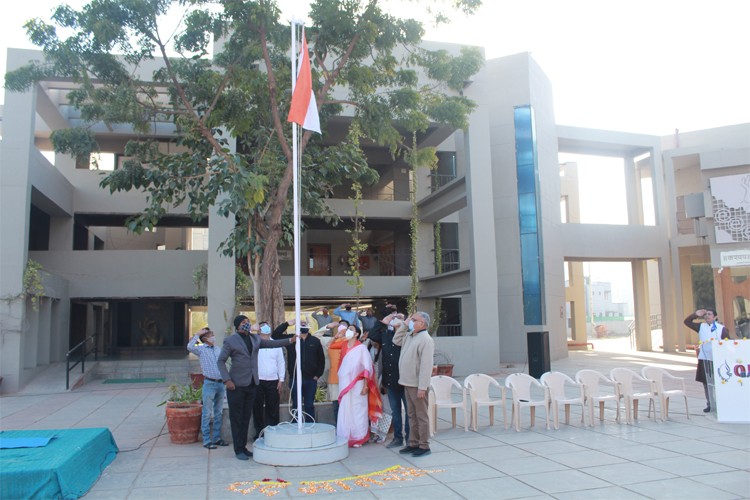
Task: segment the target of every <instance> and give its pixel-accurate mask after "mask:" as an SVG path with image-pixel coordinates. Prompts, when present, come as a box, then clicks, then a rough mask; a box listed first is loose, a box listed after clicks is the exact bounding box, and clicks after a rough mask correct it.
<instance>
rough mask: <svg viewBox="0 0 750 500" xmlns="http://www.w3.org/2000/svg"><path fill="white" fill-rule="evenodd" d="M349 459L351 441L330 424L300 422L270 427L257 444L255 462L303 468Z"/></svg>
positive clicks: (265, 430)
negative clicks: (300, 425)
mask: <svg viewBox="0 0 750 500" xmlns="http://www.w3.org/2000/svg"><path fill="white" fill-rule="evenodd" d="M348 456H349V442H348V440H347V439H346V438H342V437H338V436H337V435H336V427H334V426H333V425H330V424H319V423H310V422H306V423H305V424H303V426H302V428H301V429H300V428H298V424H297V423H296V422H284V423H281V424H279V425H274V426H269V427H266V428H265V429H264V430H263V435H262V437H260V438H259V439H257V440H256V441H255V443H253V460H255V461H256V462H258V463H261V464H265V465H279V466H285V467H300V466H305V465H321V464H329V463H331V462H337V461H339V460H343V459H345V458H346V457H348Z"/></svg>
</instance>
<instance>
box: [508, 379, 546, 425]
mask: <svg viewBox="0 0 750 500" xmlns="http://www.w3.org/2000/svg"><path fill="white" fill-rule="evenodd" d="M505 387H507V388H508V389H510V391H511V394H512V396H513V406H512V408H513V410H512V413H511V418H512V419H513V423H514V425H515V428H516V432H519V431H520V430H521V408H524V407H528V408H529V410H530V412H531V427H534V420H535V415H536V412H535V410H536V407H537V406H541V407H542V408H544V414H545V417H546V420H547V429H549V391H547V388H546V387H545V386H543V385H542V384H541V383H540V382H539V381H538V380H537V379H535V378H534V377H532V376H531V375H527V374H525V373H513V374H511V375H508V378H506V379H505ZM532 387H536V388H538V389H541V390H542V393H543V398H542V399H531V390H532ZM506 428H507V426H506Z"/></svg>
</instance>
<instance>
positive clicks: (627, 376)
mask: <svg viewBox="0 0 750 500" xmlns="http://www.w3.org/2000/svg"><path fill="white" fill-rule="evenodd" d="M609 375H610V377H612V380H614V381H615V382H616V383H617V390H618V393H619V395H620V397H621V398H622V399H623V404H624V405H625V419H626V421H627V423H629V424H630V423H632V422H633V420H638V401H640V400H641V399H647V400H648V414H649V416H650V415H651V405H654V420H656V400H655V399H654V398H655V394H654V388H653V384H652V383H651V381H650V380H648V379H646V378H644V377H641V376H640V375H639V374H638V373H636V372H634V371H633V370H630V369H628V368H612V371H610V372H609ZM639 382H640V383H641V384H640V385H642V386H643V385H645V386H647V387H648V389H645V390H640V391H636V388H635V385H636V384H638V383H639ZM631 409H632V413H631Z"/></svg>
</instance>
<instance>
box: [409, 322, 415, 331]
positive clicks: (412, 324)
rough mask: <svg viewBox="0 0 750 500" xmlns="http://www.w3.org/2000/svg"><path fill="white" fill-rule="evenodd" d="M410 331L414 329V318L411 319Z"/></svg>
mask: <svg viewBox="0 0 750 500" xmlns="http://www.w3.org/2000/svg"><path fill="white" fill-rule="evenodd" d="M409 331H410V332H413V331H414V321H412V320H409Z"/></svg>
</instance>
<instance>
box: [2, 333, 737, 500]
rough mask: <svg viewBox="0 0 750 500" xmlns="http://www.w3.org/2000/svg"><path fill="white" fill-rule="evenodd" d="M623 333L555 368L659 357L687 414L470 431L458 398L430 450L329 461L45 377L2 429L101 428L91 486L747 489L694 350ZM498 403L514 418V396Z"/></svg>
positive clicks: (161, 389)
mask: <svg viewBox="0 0 750 500" xmlns="http://www.w3.org/2000/svg"><path fill="white" fill-rule="evenodd" d="M610 347H612V349H610ZM622 347H623V346H622V345H620V344H617V343H612V344H611V346H609V347H608V346H607V343H599V342H597V346H596V350H594V351H572V352H571V353H570V356H569V357H568V358H567V359H564V360H559V361H554V362H553V363H552V369H553V370H557V371H562V372H564V373H567V374H568V375H571V376H573V375H574V374H575V372H576V371H578V370H580V369H583V368H592V369H596V370H599V371H602V372H603V373H608V372H609V370H610V369H611V368H614V367H618V366H621V367H629V368H632V369H635V370H637V371H640V368H641V366H643V365H645V364H654V365H657V366H661V367H664V368H666V369H668V370H669V371H670V372H671V373H673V374H674V375H677V376H682V377H685V378H686V380H687V381H688V384H687V385H688V395H689V415H690V418H689V419H688V418H687V415H685V410H684V404H683V402H682V401H681V400H675V401H673V402H672V403H671V404H670V419H669V420H668V421H667V422H661V421H654V420H653V419H649V418H647V416H646V411H645V408H642V410H641V411H640V419H639V421H637V422H636V423H634V424H632V425H629V424H626V423H624V419H623V422H622V423H617V422H616V421H615V412H614V406H613V405H612V404H608V405H607V410H606V412H605V420H604V422H599V421H598V418H597V419H596V421H595V425H594V427H583V426H582V425H581V423H580V417H581V414H580V409H579V408H575V407H573V409H572V415H571V425H565V424H564V422H563V416H562V412H561V424H560V429H559V430H555V429H554V428H551V429H550V430H547V429H546V428H545V424H544V412H543V411H537V414H536V425H535V426H534V427H533V428H530V427H529V412H528V410H526V409H525V410H523V412H522V415H521V417H522V419H521V425H522V429H521V432H516V431H515V430H513V428H512V427H511V428H510V429H507V430H506V429H504V427H503V425H502V412H499V411H498V412H496V415H495V418H496V423H495V425H494V426H490V425H489V419H488V411H487V409H483V410H481V411H480V412H479V429H478V432H474V431H472V430H469V431H468V432H465V431H464V429H463V416H462V415H461V412H460V411H459V417H458V418H459V422H458V423H459V425H458V426H457V428H455V429H452V428H451V419H450V411H448V410H441V411H440V412H439V415H438V417H439V421H438V432H437V434H436V435H435V436H434V438H433V441H432V454H431V455H430V456H427V457H421V458H412V457H405V456H403V455H399V454H398V453H397V449H396V450H391V449H387V448H385V447H384V446H383V445H379V444H368V445H366V446H363V447H362V448H359V449H351V450H350V454H349V457H348V458H347V459H346V460H343V461H341V462H339V463H333V464H328V465H320V466H314V467H304V468H293V467H270V466H265V465H260V464H257V463H255V462H253V461H252V460H251V461H249V462H242V461H239V460H237V459H236V458H235V457H234V453H233V452H232V449H231V446H230V447H226V448H218V449H216V450H211V451H208V450H206V449H204V448H203V447H202V446H201V444H200V443H195V444H191V445H174V444H172V443H171V442H170V441H169V436H168V435H166V422H165V418H164V408H163V407H159V406H157V405H158V403H159V402H161V401H162V399H163V397H164V393H165V384H163V383H162V384H159V383H147V384H143V383H138V384H136V383H132V384H103V383H102V382H101V381H94V382H90V383H88V384H86V385H84V386H83V387H82V388H80V389H77V390H75V391H74V392H69V393H66V392H63V391H62V390H60V389H58V388H57V386H58V385H59V384H58V383H56V384H54V386H55V389H53V388H52V383H50V387H49V388H48V389H49V390H46V391H45V390H43V388H41V389H40V386H39V384H35V385H34V386H33V389H31V388H30V389H28V390H27V391H24V392H21V393H19V394H16V395H10V396H2V397H1V398H0V429H59V428H80V427H107V428H109V429H110V430H111V432H112V434H113V435H114V438H115V440H116V442H117V445H118V446H119V448H120V453H119V454H118V455H117V458H116V459H115V460H114V461H113V462H112V464H111V465H110V466H109V467H107V468H106V469H105V470H104V471H103V472H102V475H101V477H100V478H99V480H98V481H97V482H96V484H95V485H94V486H93V487H92V489H91V490H90V491H89V493H88V494H87V495H86V496H85V498H87V499H140V498H143V499H149V500H154V499H173V498H175V499H177V498H179V499H193V498H210V499H217V498H243V497H257V498H265V497H266V496H267V495H270V494H271V493H274V492H277V495H276V497H282V498H284V497H308V496H326V497H337V496H345V497H346V498H386V499H390V498H410V499H414V498H430V499H438V498H469V499H474V498H477V499H500V498H557V499H573V498H586V499H591V498H607V499H619V498H654V499H662V498H679V499H693V498H695V499H698V498H700V499H706V498H710V499H711V500H720V499H737V498H750V425H743V424H721V423H718V422H717V421H716V416H715V414H704V413H703V411H702V410H703V407H704V406H705V401H704V400H703V390H702V387H701V386H700V385H699V384H698V383H696V382H694V381H693V375H694V372H695V356H694V354H692V353H689V354H660V353H637V352H614V351H615V349H620V350H621V349H622ZM605 349H609V351H606V350H605ZM526 370H527V367H526V366H523V365H515V366H507V367H504V368H503V370H502V372H500V373H495V374H490V375H492V376H494V377H495V378H497V379H498V380H499V381H500V382H501V383H502V382H503V380H504V379H505V376H507V375H508V374H510V373H514V372H525V371H526ZM459 380H462V379H461V378H460V379H459ZM58 382H59V381H58ZM63 387H64V383H63ZM507 409H508V418H510V403H508V406H507ZM395 466H400V467H399V468H396V469H393V467H395ZM388 469H390V470H388ZM414 469H417V470H414ZM373 473H375V474H373ZM264 478H269V479H273V480H276V479H277V478H278V479H283V480H284V481H287V483H286V487H283V488H276V489H273V490H271V491H265V492H264V491H261V490H260V488H258V487H256V489H255V490H252V491H249V490H250V488H252V486H253V483H252V481H256V480H262V479H264ZM366 478H369V479H366ZM321 480H330V481H331V482H330V483H329V485H330V486H329V489H330V490H332V491H326V490H325V489H324V488H323V487H322V486H321V485H319V484H318V485H312V486H311V485H306V484H302V482H303V481H321ZM335 480H341V481H340V482H338V483H336V482H334V481H335ZM232 486H233V487H234V489H235V490H240V491H233V490H232V489H230V488H231V487H232ZM347 488H349V489H347ZM242 490H244V491H245V495H243V494H242Z"/></svg>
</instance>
